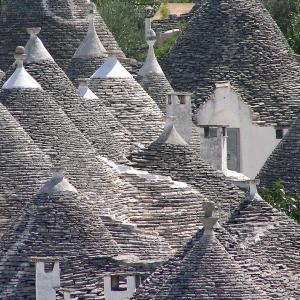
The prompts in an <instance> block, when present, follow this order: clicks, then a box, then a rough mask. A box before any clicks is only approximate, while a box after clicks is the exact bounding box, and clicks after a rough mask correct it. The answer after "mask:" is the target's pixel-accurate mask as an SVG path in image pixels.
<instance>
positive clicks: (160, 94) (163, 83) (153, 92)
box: [136, 74, 174, 113]
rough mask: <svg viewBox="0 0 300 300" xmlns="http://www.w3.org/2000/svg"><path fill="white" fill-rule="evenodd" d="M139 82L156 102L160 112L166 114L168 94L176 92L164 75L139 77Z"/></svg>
mask: <svg viewBox="0 0 300 300" xmlns="http://www.w3.org/2000/svg"><path fill="white" fill-rule="evenodd" d="M136 79H137V81H138V82H139V83H140V85H141V86H142V87H143V88H144V89H145V91H146V92H147V93H148V94H149V96H150V97H151V98H152V99H153V100H154V101H155V102H156V104H157V105H158V107H159V108H160V110H161V111H162V112H163V113H165V112H166V102H167V98H166V96H167V94H168V93H172V92H174V91H173V89H172V87H171V85H170V83H169V81H168V80H167V78H166V76H165V75H164V74H148V75H146V76H137V78H136Z"/></svg>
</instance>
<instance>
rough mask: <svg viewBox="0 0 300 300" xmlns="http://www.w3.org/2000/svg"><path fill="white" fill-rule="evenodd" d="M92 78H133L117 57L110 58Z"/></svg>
mask: <svg viewBox="0 0 300 300" xmlns="http://www.w3.org/2000/svg"><path fill="white" fill-rule="evenodd" d="M91 78H133V76H132V75H131V74H130V73H129V72H128V71H127V70H126V69H125V68H124V67H123V66H122V65H121V63H120V62H119V60H118V59H117V58H116V57H108V58H107V59H106V61H105V63H104V64H103V65H102V66H101V67H100V68H99V69H98V70H97V71H96V72H95V73H94V74H93V75H92V77H91Z"/></svg>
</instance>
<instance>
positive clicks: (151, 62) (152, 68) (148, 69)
mask: <svg viewBox="0 0 300 300" xmlns="http://www.w3.org/2000/svg"><path fill="white" fill-rule="evenodd" d="M147 44H148V45H149V49H148V54H147V58H146V61H145V63H144V64H143V66H142V68H141V69H140V70H139V73H138V74H139V75H140V76H146V75H149V74H164V72H163V70H162V68H161V67H160V65H159V63H158V61H157V59H156V56H155V52H154V44H155V40H152V41H149V40H148V41H147Z"/></svg>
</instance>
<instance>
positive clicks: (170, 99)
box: [168, 95, 172, 105]
mask: <svg viewBox="0 0 300 300" xmlns="http://www.w3.org/2000/svg"><path fill="white" fill-rule="evenodd" d="M168 104H170V105H171V104H172V96H171V95H168Z"/></svg>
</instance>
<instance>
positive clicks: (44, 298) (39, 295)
mask: <svg viewBox="0 0 300 300" xmlns="http://www.w3.org/2000/svg"><path fill="white" fill-rule="evenodd" d="M52 261H53V260H51V258H49V260H48V261H47V260H46V259H41V260H39V259H38V258H37V259H35V264H36V300H56V289H57V288H59V287H60V267H59V262H58V261H57V260H55V261H54V266H53V269H52V271H50V272H45V263H46V262H52Z"/></svg>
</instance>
